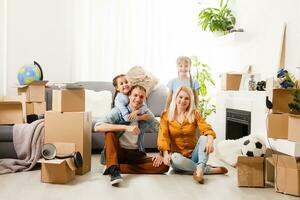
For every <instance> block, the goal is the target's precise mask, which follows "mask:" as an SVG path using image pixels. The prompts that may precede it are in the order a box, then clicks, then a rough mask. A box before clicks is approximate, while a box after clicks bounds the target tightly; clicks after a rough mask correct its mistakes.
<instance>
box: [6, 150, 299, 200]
mask: <svg viewBox="0 0 300 200" xmlns="http://www.w3.org/2000/svg"><path fill="white" fill-rule="evenodd" d="M99 157H100V156H99V155H93V156H92V170H91V172H90V173H88V174H86V175H84V176H76V179H75V180H74V181H72V182H71V183H69V184H67V185H56V184H46V183H41V182H40V170H35V171H30V172H22V173H15V174H7V175H2V176H0V199H1V200H2V199H3V200H16V199H20V200H21V199H22V200H24V199H30V200H40V199H42V200H48V199H53V200H54V199H55V200H59V199H62V200H66V199H72V200H77V199H78V200H82V199H98V200H110V199H116V200H122V199H128V200H135V199H136V200H142V199H151V200H152V199H155V200H159V199H164V200H167V199H170V200H177V199H178V200H190V199H202V200H203V199H209V200H213V199H218V200H220V199H223V200H226V199H230V200H235V199H243V200H247V199H249V200H253V199H255V200H260V199H265V200H271V199H272V200H276V199H280V200H284V199H299V198H297V197H293V196H290V195H284V194H280V193H276V192H275V191H274V188H239V187H237V182H236V170H235V169H234V168H231V167H228V168H229V173H228V174H227V175H211V176H206V182H205V184H204V185H200V184H197V183H196V182H194V181H193V180H192V176H191V175H178V174H174V173H172V172H170V173H169V174H168V175H123V177H124V182H123V183H122V184H121V185H120V187H112V186H111V185H110V183H109V177H107V176H103V175H101V170H102V167H103V166H102V165H100V163H99ZM209 163H210V164H216V165H219V164H221V165H224V163H222V162H220V161H219V160H218V159H216V158H214V157H213V156H212V157H211V158H210V161H209Z"/></svg>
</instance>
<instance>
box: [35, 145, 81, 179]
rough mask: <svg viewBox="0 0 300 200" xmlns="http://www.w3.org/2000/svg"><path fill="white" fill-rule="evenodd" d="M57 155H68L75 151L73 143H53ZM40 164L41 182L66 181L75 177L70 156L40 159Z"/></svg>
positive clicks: (73, 165)
mask: <svg viewBox="0 0 300 200" xmlns="http://www.w3.org/2000/svg"><path fill="white" fill-rule="evenodd" d="M53 144H54V146H55V147H56V150H57V154H58V155H69V154H71V153H72V152H74V151H75V144H74V143H53ZM39 162H40V163H41V164H42V170H41V181H42V182H43V183H59V184H64V183H68V182H70V181H71V180H73V179H74V178H75V170H76V167H75V164H74V161H73V160H72V158H67V159H53V160H45V159H40V160H39Z"/></svg>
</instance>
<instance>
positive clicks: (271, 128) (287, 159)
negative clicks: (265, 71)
mask: <svg viewBox="0 0 300 200" xmlns="http://www.w3.org/2000/svg"><path fill="white" fill-rule="evenodd" d="M293 92H295V89H273V90H272V92H271V93H270V95H269V97H270V98H269V99H270V100H271V101H272V104H273V107H272V110H271V113H269V114H268V125H267V127H268V137H269V138H274V139H284V140H289V141H292V142H296V143H300V116H299V115H298V116H297V115H292V114H289V111H290V110H289V107H288V104H289V103H292V102H293ZM272 158H273V159H271V158H270V160H272V161H270V162H272V163H274V169H275V176H274V185H275V190H276V191H277V192H282V193H286V194H291V195H296V196H300V158H297V157H294V156H289V155H284V154H281V153H280V152H279V153H276V154H273V156H272Z"/></svg>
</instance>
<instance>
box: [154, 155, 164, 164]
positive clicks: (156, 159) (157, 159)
mask: <svg viewBox="0 0 300 200" xmlns="http://www.w3.org/2000/svg"><path fill="white" fill-rule="evenodd" d="M163 160H164V158H163V157H162V156H161V155H157V156H153V157H152V162H153V167H159V166H160V165H161V164H162V163H163Z"/></svg>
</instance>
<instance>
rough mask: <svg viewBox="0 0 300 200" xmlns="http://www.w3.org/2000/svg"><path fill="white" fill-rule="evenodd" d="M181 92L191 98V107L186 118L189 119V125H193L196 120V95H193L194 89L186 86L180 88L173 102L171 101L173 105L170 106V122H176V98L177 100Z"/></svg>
mask: <svg viewBox="0 0 300 200" xmlns="http://www.w3.org/2000/svg"><path fill="white" fill-rule="evenodd" d="M181 91H184V92H186V93H187V94H188V96H189V98H190V103H189V106H188V108H187V111H186V113H187V114H186V117H187V119H188V121H189V123H193V122H194V120H195V118H194V110H195V104H194V94H193V91H192V89H191V88H190V87H186V86H181V87H179V88H178V89H177V91H176V92H175V95H174V96H173V98H172V101H171V104H170V107H169V110H168V119H169V120H170V121H173V120H175V114H176V108H177V105H176V98H177V96H178V94H179V92H181Z"/></svg>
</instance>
